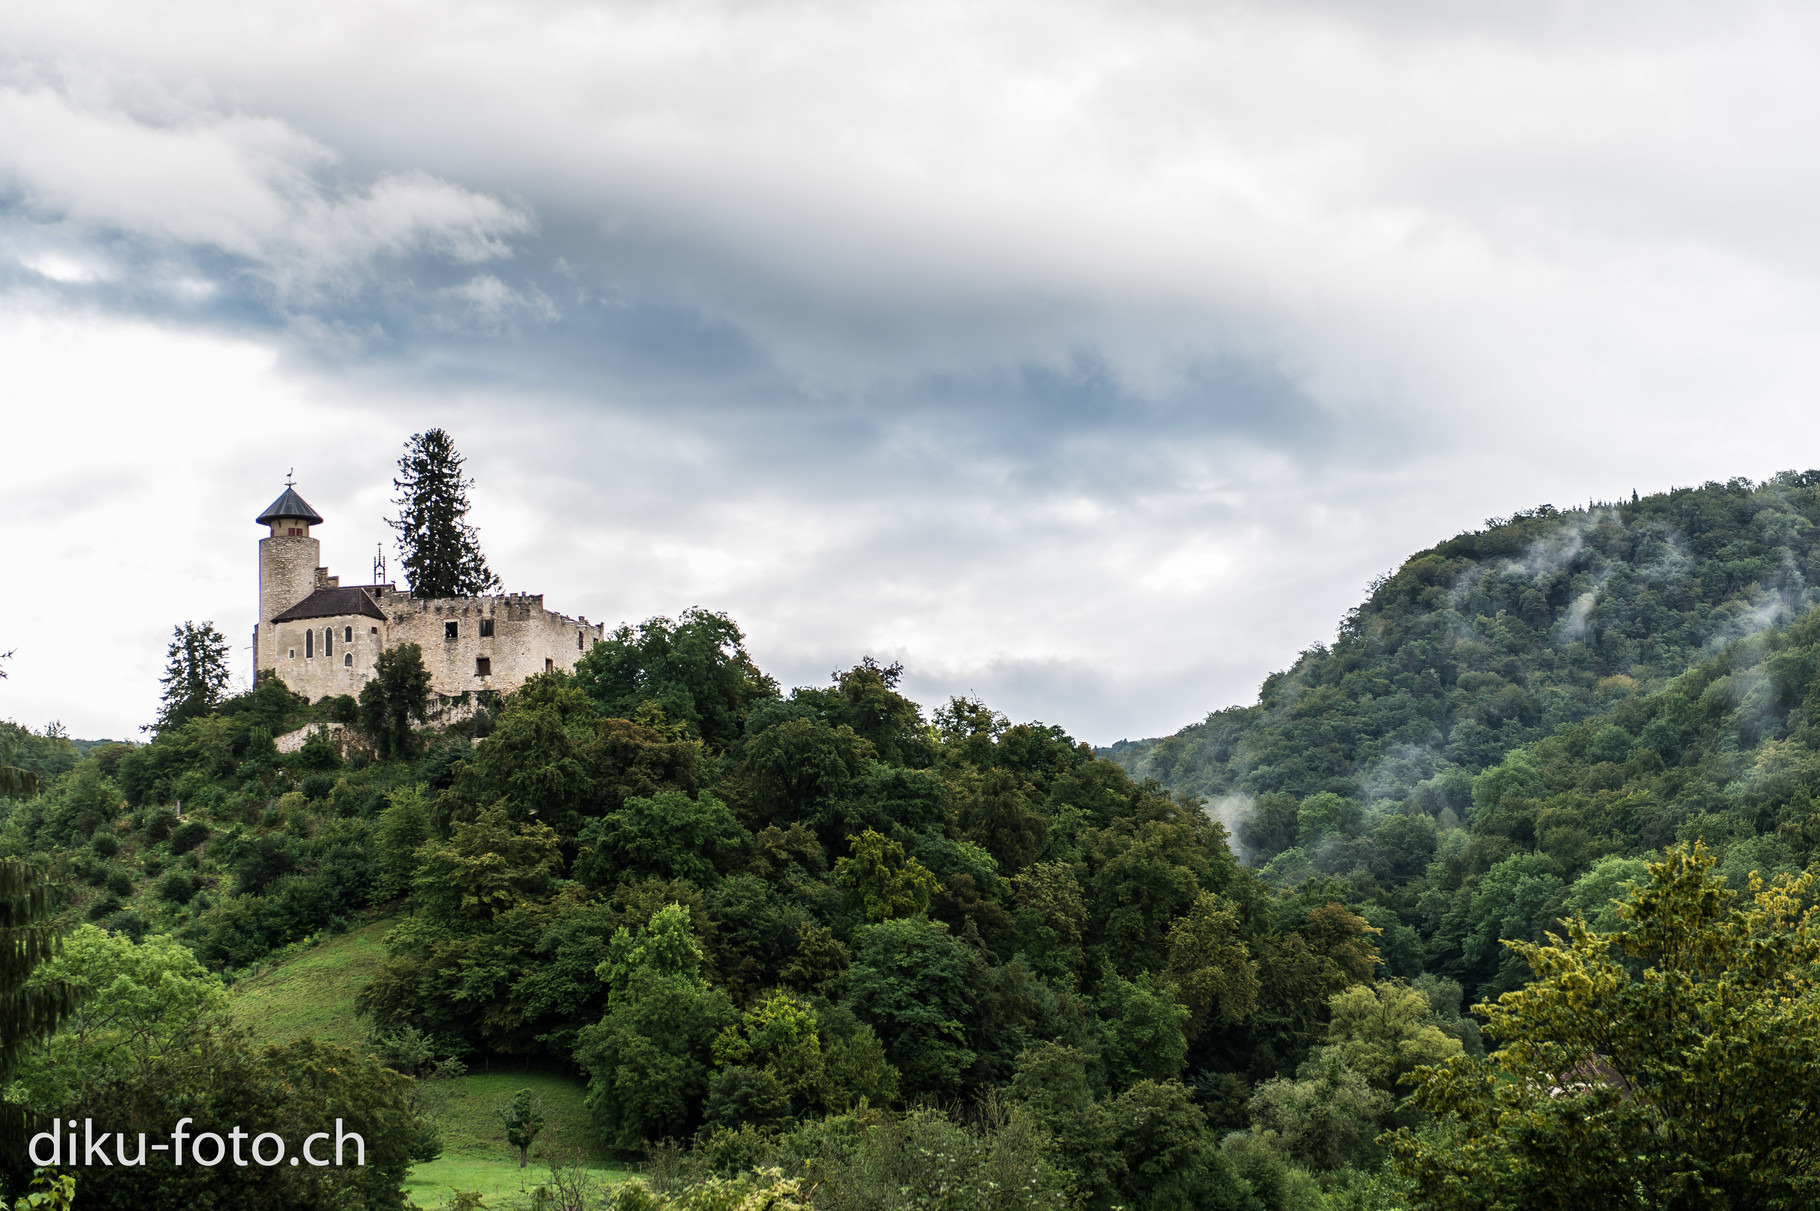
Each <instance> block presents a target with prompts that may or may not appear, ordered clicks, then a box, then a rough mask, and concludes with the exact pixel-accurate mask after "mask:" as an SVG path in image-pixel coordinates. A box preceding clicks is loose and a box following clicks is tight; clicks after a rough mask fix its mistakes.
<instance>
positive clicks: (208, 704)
mask: <svg viewBox="0 0 1820 1211" xmlns="http://www.w3.org/2000/svg"><path fill="white" fill-rule="evenodd" d="M168 656H169V659H168V660H167V662H166V663H165V666H164V676H163V677H161V678H159V680H158V683H159V684H160V685H162V686H163V687H164V697H163V700H162V701H161V703H160V704H159V707H158V722H157V723H155V724H153V725H152V729H153V730H155V731H160V732H162V731H164V730H166V729H167V728H173V727H179V726H181V725H182V724H184V723H187V722H189V721H190V720H191V719H194V718H196V717H197V716H199V715H206V714H208V713H209V712H210V711H212V710H214V709H215V708H216V707H217V706H219V705H221V698H222V695H223V694H224V693H225V692H226V690H227V686H228V680H229V674H228V663H227V660H228V641H227V638H226V637H225V636H224V635H222V633H221V632H220V631H217V630H216V629H215V624H214V623H212V622H205V623H203V624H202V625H201V626H197V625H196V624H195V623H193V622H189V621H187V620H186V621H184V622H182V623H179V624H178V625H177V626H175V627H172V628H171V646H170V651H169V653H168Z"/></svg>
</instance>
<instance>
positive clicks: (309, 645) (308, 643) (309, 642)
mask: <svg viewBox="0 0 1820 1211" xmlns="http://www.w3.org/2000/svg"><path fill="white" fill-rule="evenodd" d="M315 655H316V630H315V628H314V627H312V628H311V629H309V630H307V631H305V632H304V633H303V656H304V659H305V660H310V659H313V658H314V657H315Z"/></svg>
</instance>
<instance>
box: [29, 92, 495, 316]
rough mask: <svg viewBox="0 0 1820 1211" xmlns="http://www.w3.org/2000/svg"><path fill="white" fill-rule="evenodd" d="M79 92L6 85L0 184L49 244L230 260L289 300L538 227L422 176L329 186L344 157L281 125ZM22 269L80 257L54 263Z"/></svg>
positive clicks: (457, 256) (479, 250)
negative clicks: (122, 239)
mask: <svg viewBox="0 0 1820 1211" xmlns="http://www.w3.org/2000/svg"><path fill="white" fill-rule="evenodd" d="M72 94H73V90H68V89H60V88H57V87H53V86H52V85H50V84H45V83H37V84H28V85H0V183H3V184H4V187H5V188H6V189H7V190H8V191H9V192H11V193H12V194H13V195H14V196H15V197H16V198H17V199H18V207H19V209H20V210H22V211H23V212H24V213H25V214H26V215H28V216H29V217H30V219H31V220H32V221H33V222H34V224H35V226H36V227H37V229H38V235H39V238H40V239H42V238H45V233H46V231H47V230H48V231H49V232H57V233H61V234H63V235H64V237H65V238H66V239H68V240H70V241H72V242H79V241H82V240H85V239H87V240H95V241H98V242H106V241H107V240H108V239H110V238H115V237H119V236H126V237H128V238H136V239H140V240H145V241H149V242H151V243H153V244H154V245H167V246H179V247H184V246H187V247H193V248H202V249H209V250H214V251H218V252H221V253H226V254H228V255H229V256H231V257H234V258H237V259H238V260H240V261H242V262H245V263H246V265H247V266H248V267H249V269H250V271H251V272H252V273H254V274H256V275H257V276H259V277H260V278H261V279H263V280H264V281H265V283H266V284H267V285H268V286H269V287H270V288H271V289H272V290H274V291H275V292H276V293H277V295H278V296H279V298H280V300H281V301H283V302H285V303H294V302H298V301H302V300H304V299H307V298H308V297H309V296H311V295H313V294H314V293H316V292H318V291H321V290H324V289H332V288H335V287H337V286H345V285H347V284H348V283H349V282H350V280H351V279H353V278H356V277H359V276H362V275H364V274H366V273H368V272H371V271H372V270H373V269H374V268H375V262H377V261H381V260H383V259H385V258H394V259H396V258H401V257H405V256H408V255H411V254H414V253H419V252H423V253H429V254H432V255H436V256H442V257H446V258H449V259H451V260H453V261H456V262H458V263H462V264H474V263H478V262H482V261H489V260H497V259H500V258H504V257H507V256H509V255H511V251H512V249H511V244H510V240H511V239H512V238H513V237H515V236H519V235H522V234H523V233H525V232H527V231H528V230H530V227H531V220H530V217H529V216H528V215H527V214H526V213H525V212H524V211H522V210H521V209H518V208H516V207H513V206H510V205H508V204H506V203H504V202H502V201H500V200H499V199H497V198H493V197H489V196H487V195H484V194H480V193H476V192H474V191H472V190H468V189H463V188H460V187H458V186H455V185H451V184H450V183H448V182H446V181H442V180H438V179H437V178H435V177H433V176H430V175H429V174H428V173H425V172H422V171H420V170H405V171H400V172H390V173H385V174H382V175H380V176H379V177H378V178H377V179H375V180H373V181H372V182H371V183H370V184H366V185H364V186H362V185H352V186H337V185H332V184H330V183H328V182H327V181H326V180H325V177H326V176H327V175H328V174H329V173H330V172H331V170H333V169H334V168H335V162H336V157H335V156H334V155H333V154H332V153H331V152H330V151H329V150H328V149H327V148H325V147H323V146H322V145H321V144H319V143H317V142H316V141H314V140H312V139H310V138H309V137H307V136H305V135H304V134H302V133H300V132H299V131H298V130H296V129H295V128H293V127H292V126H290V125H288V124H287V123H285V122H283V121H281V120H278V119H275V118H271V117H250V116H246V115H243V114H236V113H219V112H213V111H209V110H206V109H198V108H192V107H173V106H172V105H171V104H169V103H168V101H167V104H166V106H165V107H164V108H165V110H166V112H164V113H162V114H159V115H157V117H156V118H154V117H151V116H148V115H146V114H143V113H136V112H133V109H132V108H131V107H129V106H126V105H124V104H122V103H121V102H120V101H119V100H118V99H117V98H114V97H104V98H102V99H99V100H96V99H85V98H82V97H80V96H79V95H72ZM173 108H176V109H177V112H175V113H172V112H170V111H171V110H172V109H173ZM45 256H49V257H50V258H51V259H50V261H49V262H46V261H45V259H44V257H45ZM27 263H28V264H34V267H35V265H37V264H45V263H52V264H61V265H71V264H74V263H75V262H74V261H73V260H72V259H71V258H70V257H68V256H60V255H58V254H44V255H41V256H40V258H39V260H38V261H37V262H36V263H33V262H27ZM41 272H44V271H43V270H41ZM46 276H49V277H52V278H55V279H56V280H61V281H73V280H87V278H85V277H80V276H78V277H74V278H72V277H70V276H67V275H66V276H64V277H61V278H58V277H57V275H56V274H54V273H48V272H47V273H46Z"/></svg>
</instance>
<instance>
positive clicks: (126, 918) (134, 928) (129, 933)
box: [101, 909, 146, 946]
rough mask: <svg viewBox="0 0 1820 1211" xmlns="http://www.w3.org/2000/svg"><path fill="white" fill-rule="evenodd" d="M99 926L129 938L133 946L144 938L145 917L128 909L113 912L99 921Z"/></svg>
mask: <svg viewBox="0 0 1820 1211" xmlns="http://www.w3.org/2000/svg"><path fill="white" fill-rule="evenodd" d="M101 928H103V929H105V930H107V931H108V932H109V933H117V934H121V935H122V936H124V937H127V938H131V939H132V941H133V944H134V945H135V946H136V945H138V944H139V943H140V942H142V941H144V940H145V928H146V926H145V918H144V917H142V916H140V915H139V914H138V913H136V912H133V911H131V910H130V909H129V910H126V911H122V912H117V913H114V914H113V915H112V916H110V917H109V918H108V919H107V920H105V921H103V922H101Z"/></svg>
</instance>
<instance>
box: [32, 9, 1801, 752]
mask: <svg viewBox="0 0 1820 1211" xmlns="http://www.w3.org/2000/svg"><path fill="white" fill-rule="evenodd" d="M1817 63H1820V9H1816V8H1814V7H1813V6H1811V5H1798V4H1793V3H1786V4H1785V3H1751V2H1749V0H1739V2H1734V3H1731V4H1727V5H1713V4H1709V3H1702V4H1682V3H1675V2H1673V0H1649V2H1648V3H1641V2H1638V3H1629V2H1626V0H1608V2H1607V3H1603V4H1598V5H1584V4H1565V3H1560V4H1556V3H1548V2H1547V0H1521V2H1511V3H1498V2H1495V0H1492V2H1487V3H1479V4H1470V5H1463V4H1459V3H1453V2H1441V0H1436V2H1433V3H1424V2H1421V0H1408V2H1404V3H1397V2H1384V3H1372V2H1369V0H1346V2H1345V3H1319V2H1315V0H1269V2H1268V3H1255V4H1253V3H1222V2H1219V0H1192V2H1187V3H1167V2H1153V3H1143V2H1138V3H1133V2H1132V0H1123V2H1120V3H1112V2H1108V3H1082V2H1076V0H1040V2H1037V0H1028V2H1025V0H987V2H985V3H981V2H980V0H966V2H964V3H962V2H954V0H917V2H916V3H870V2H867V0H841V2H840V3H833V2H831V0H823V2H822V3H789V2H783V0H741V2H739V3H704V2H696V0H673V2H666V3H655V2H653V0H628V2H626V3H597V4H568V3H559V2H554V0H543V2H538V0H513V2H512V3H462V2H459V0H434V2H431V0H421V2H416V3H412V2H400V0H361V2H360V3H358V4H355V3H336V2H325V0H310V3H307V4H303V3H283V2H278V3H262V4H256V5H254V4H246V3H244V2H241V0H235V2H233V3H227V2H223V3H202V2H195V0H166V2H164V3H144V2H143V0H141V2H135V3H124V2H85V0H60V2H59V3H57V4H54V5H53V4H36V5H27V4H11V5H6V6H3V7H0V420H3V422H4V427H3V429H0V434H3V436H4V463H3V467H4V470H0V511H3V516H4V519H5V520H4V523H3V529H0V533H3V534H4V535H5V556H6V559H5V564H4V567H5V575H6V581H7V583H6V590H5V592H4V593H0V651H4V650H6V649H8V648H11V649H15V651H16V654H15V655H14V657H13V658H12V660H11V661H9V662H8V663H7V665H6V666H5V667H6V669H7V671H8V672H9V674H10V676H9V678H8V679H7V680H5V681H0V717H8V716H10V717H12V718H15V719H17V720H18V721H20V722H21V723H26V724H29V725H31V726H33V727H42V726H43V725H44V724H46V723H47V722H48V721H49V720H51V719H60V720H62V721H63V722H64V723H65V725H66V726H67V727H69V728H70V730H71V731H72V733H73V734H76V735H79V736H91V737H92V736H101V735H109V736H116V737H119V736H126V735H129V734H132V735H136V734H137V729H138V727H139V725H140V724H142V723H144V722H145V721H147V720H148V719H150V718H151V717H152V714H153V712H154V710H155V704H156V700H157V694H158V685H157V678H158V675H159V673H160V671H161V669H162V666H163V661H164V646H165V643H166V642H167V640H168V636H169V631H170V628H171V626H172V624H173V623H175V622H177V621H179V620H182V619H196V620H202V619H212V620H214V621H215V622H216V623H217V624H218V625H219V626H220V627H221V628H222V629H223V630H224V631H225V632H227V633H228V634H229V635H230V636H231V637H232V638H233V640H234V643H235V646H236V651H235V658H236V660H237V661H238V665H237V668H236V673H237V675H238V676H240V677H244V676H245V675H246V673H247V672H248V668H247V658H248V656H249V652H248V651H247V649H246V647H245V645H246V644H247V643H248V642H249V633H250V631H251V629H252V625H253V622H254V612H255V584H256V581H255V577H256V570H257V569H256V543H257V540H258V538H259V536H260V534H261V529H260V528H259V527H256V526H255V525H253V522H252V519H253V517H254V516H255V515H256V514H257V513H258V512H259V511H260V509H261V508H262V507H263V506H265V505H266V504H267V503H268V502H269V501H270V500H271V499H272V498H273V497H275V496H276V495H277V494H278V492H279V491H280V490H281V489H282V487H283V482H284V478H285V473H286V472H287V470H289V469H291V468H295V471H296V478H297V483H298V489H299V491H300V492H302V494H303V495H304V497H305V498H306V499H308V500H309V501H310V503H311V504H312V505H314V506H315V507H316V509H317V511H318V512H320V513H321V514H322V515H323V516H324V517H325V518H326V519H327V521H326V524H324V525H323V526H322V527H320V528H319V529H318V530H317V534H318V536H319V537H320V538H321V539H322V542H323V552H324V559H325V562H326V563H327V564H328V565H329V567H330V569H331V571H333V572H335V573H337V574H339V575H341V576H342V577H343V580H344V583H354V582H363V581H365V580H366V578H367V573H368V571H369V569H370V568H371V564H372V558H373V554H374V550H375V547H376V545H377V544H379V543H381V542H382V541H384V540H386V538H387V537H388V531H387V530H386V529H385V527H384V525H383V520H382V519H383V518H384V516H385V515H386V514H387V513H388V511H389V509H390V505H389V497H390V496H391V494H392V493H391V485H390V475H391V471H392V466H393V463H394V462H395V460H396V458H397V455H398V452H399V450H400V449H401V447H402V444H403V442H404V440H405V438H406V437H407V436H409V435H410V434H411V433H413V432H416V431H418V430H421V429H423V428H426V427H429V426H433V425H440V426H443V427H445V428H447V429H448V430H450V432H452V433H453V434H454V435H455V438H456V440H457V443H458V444H459V446H460V447H461V449H462V450H463V451H464V452H465V453H466V454H467V455H468V458H469V464H468V465H469V470H470V471H471V473H472V474H473V475H474V477H475V478H476V479H477V481H478V486H477V487H476V489H475V492H474V513H473V518H472V519H473V520H474V522H475V523H476V524H477V525H478V526H479V527H480V530H481V534H482V539H483V542H484V544H485V547H486V550H487V553H488V555H489V557H490V558H491V561H492V563H493V566H494V568H495V569H496V570H497V571H498V572H499V573H500V574H501V575H502V577H503V578H504V580H505V583H506V586H507V587H508V588H509V589H512V590H514V591H529V592H542V593H544V594H546V600H547V602H548V603H549V604H550V605H551V606H552V607H554V608H557V609H561V610H563V611H565V612H570V613H584V614H586V615H587V616H588V617H589V618H591V619H604V620H606V621H607V622H608V623H609V624H617V623H619V622H621V621H627V620H629V621H637V620H640V619H643V618H646V617H649V616H652V615H656V614H666V615H674V614H676V613H677V612H679V611H681V610H683V609H685V608H687V607H689V606H692V605H701V606H706V607H709V608H712V609H718V610H725V611H727V612H729V613H730V614H732V615H733V616H734V617H735V618H736V619H737V620H738V621H739V622H740V623H741V625H742V626H743V627H744V628H745V630H746V633H747V635H748V638H749V642H750V646H751V649H752V651H753V653H754V654H755V655H756V656H757V658H758V659H759V661H760V663H761V664H762V665H763V666H764V667H765V668H766V669H767V670H769V671H771V672H772V673H773V674H774V675H775V676H777V677H778V678H779V680H780V681H782V682H783V683H784V684H786V685H790V684H811V683H812V684H822V683H825V682H826V680H827V678H828V675H829V673H830V672H831V671H832V670H834V669H836V668H840V667H845V666H848V665H851V664H853V663H854V662H855V661H856V660H857V659H858V658H859V657H860V656H861V655H862V654H870V655H873V656H875V657H878V658H880V659H883V660H890V659H899V660H902V661H903V662H904V663H905V665H906V666H908V669H909V676H908V679H907V684H908V687H909V689H910V691H911V693H912V694H913V695H915V696H917V697H918V698H919V699H921V700H922V701H924V702H925V703H928V704H934V703H937V702H940V701H941V700H942V699H944V698H945V697H946V696H947V695H949V694H955V693H960V694H966V693H974V694H977V695H979V696H981V697H983V698H985V699H986V700H987V701H988V702H989V703H991V704H992V705H994V706H995V707H997V708H999V709H1001V710H1003V711H1005V712H1007V713H1008V714H1010V715H1011V716H1013V717H1015V718H1019V719H1029V718H1038V719H1042V720H1044V721H1046V722H1051V723H1057V724H1060V725H1062V726H1063V727H1066V728H1067V729H1069V730H1070V731H1071V732H1073V733H1075V734H1076V735H1078V736H1080V737H1082V738H1084V739H1088V740H1092V741H1094V742H1096V743H1107V742H1111V741H1114V740H1118V739H1120V738H1121V737H1133V738H1135V737H1139V736H1148V735H1156V734H1160V733H1164V732H1168V731H1171V730H1173V729H1175V728H1177V727H1179V726H1181V725H1183V724H1185V723H1189V722H1193V721H1195V720H1197V719H1199V718H1201V717H1202V716H1204V715H1205V714H1206V713H1207V712H1208V711H1209V710H1212V709H1217V708H1220V707H1224V706H1228V705H1231V704H1233V703H1240V702H1250V701H1253V700H1254V699H1255V696H1256V688H1257V684H1258V682H1259V680H1260V679H1261V678H1262V677H1263V676H1264V675H1265V674H1267V673H1268V672H1270V671H1271V670H1273V669H1277V668H1282V667H1284V666H1286V665H1287V664H1288V663H1290V662H1291V661H1293V660H1294V658H1295V655H1296V653H1297V652H1298V651H1299V650H1300V649H1302V648H1304V647H1306V646H1308V645H1309V644H1311V643H1314V642H1317V641H1321V640H1325V639H1328V638H1330V637H1331V636H1332V634H1333V630H1334V626H1335V623H1336V622H1337V620H1338V619H1339V618H1340V616H1341V615H1342V614H1343V613H1344V612H1345V610H1346V609H1347V608H1348V607H1349V606H1351V605H1352V604H1354V603H1355V602H1356V601H1357V600H1358V599H1359V597H1360V596H1361V593H1362V591H1363V589H1364V586H1365V585H1366V584H1367V583H1368V582H1369V580H1370V579H1371V578H1372V577H1373V576H1375V575H1378V574H1380V573H1382V572H1385V571H1387V570H1389V569H1391V568H1394V567H1395V566H1396V565H1397V564H1398V563H1400V562H1401V561H1402V559H1404V558H1405V557H1406V556H1407V555H1409V554H1410V553H1411V552H1413V551H1415V550H1418V549H1420V548H1422V547H1424V546H1427V545H1430V544H1432V543H1434V542H1436V541H1439V540H1441V539H1444V538H1446V537H1448V536H1450V535H1452V534H1454V533H1457V532H1459V531H1460V530H1462V529H1467V528H1473V527H1476V526H1478V525H1480V524H1481V523H1482V519H1484V518H1485V517H1487V516H1491V515H1503V514H1508V513H1510V512H1511V511H1513V510H1516V509H1520V508H1524V507H1528V506H1532V505H1535V504H1539V503H1542V502H1544V501H1548V502H1553V503H1555V504H1557V505H1562V506H1565V505H1569V504H1572V503H1574V502H1576V501H1579V502H1584V501H1585V500H1586V499H1587V498H1588V497H1592V496H1597V497H1599V498H1601V499H1608V498H1612V497H1616V496H1618V495H1619V494H1628V493H1629V491H1630V490H1631V489H1632V488H1637V489H1639V490H1641V491H1643V492H1649V491H1652V490H1659V489H1663V488H1667V487H1669V486H1671V485H1675V484H1693V483H1699V482H1701V481H1704V480H1708V479H1726V478H1730V477H1732V476H1738V475H1743V476H1749V477H1752V478H1761V477H1763V476H1766V475H1769V474H1771V473H1773V472H1775V471H1777V470H1780V469H1783V468H1788V467H1807V466H1811V465H1815V464H1820V450H1817V449H1816V438H1820V410H1817V409H1816V408H1815V406H1814V404H1815V401H1816V389H1817V388H1820V347H1817V345H1816V339H1815V338H1816V332H1817V331H1820V290H1817V288H1820V155H1817V154H1816V131H1815V126H1816V123H1817V122H1820V70H1816V66H1817ZM392 559H393V562H394V565H395V564H396V556H395V554H394V555H393V556H392Z"/></svg>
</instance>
